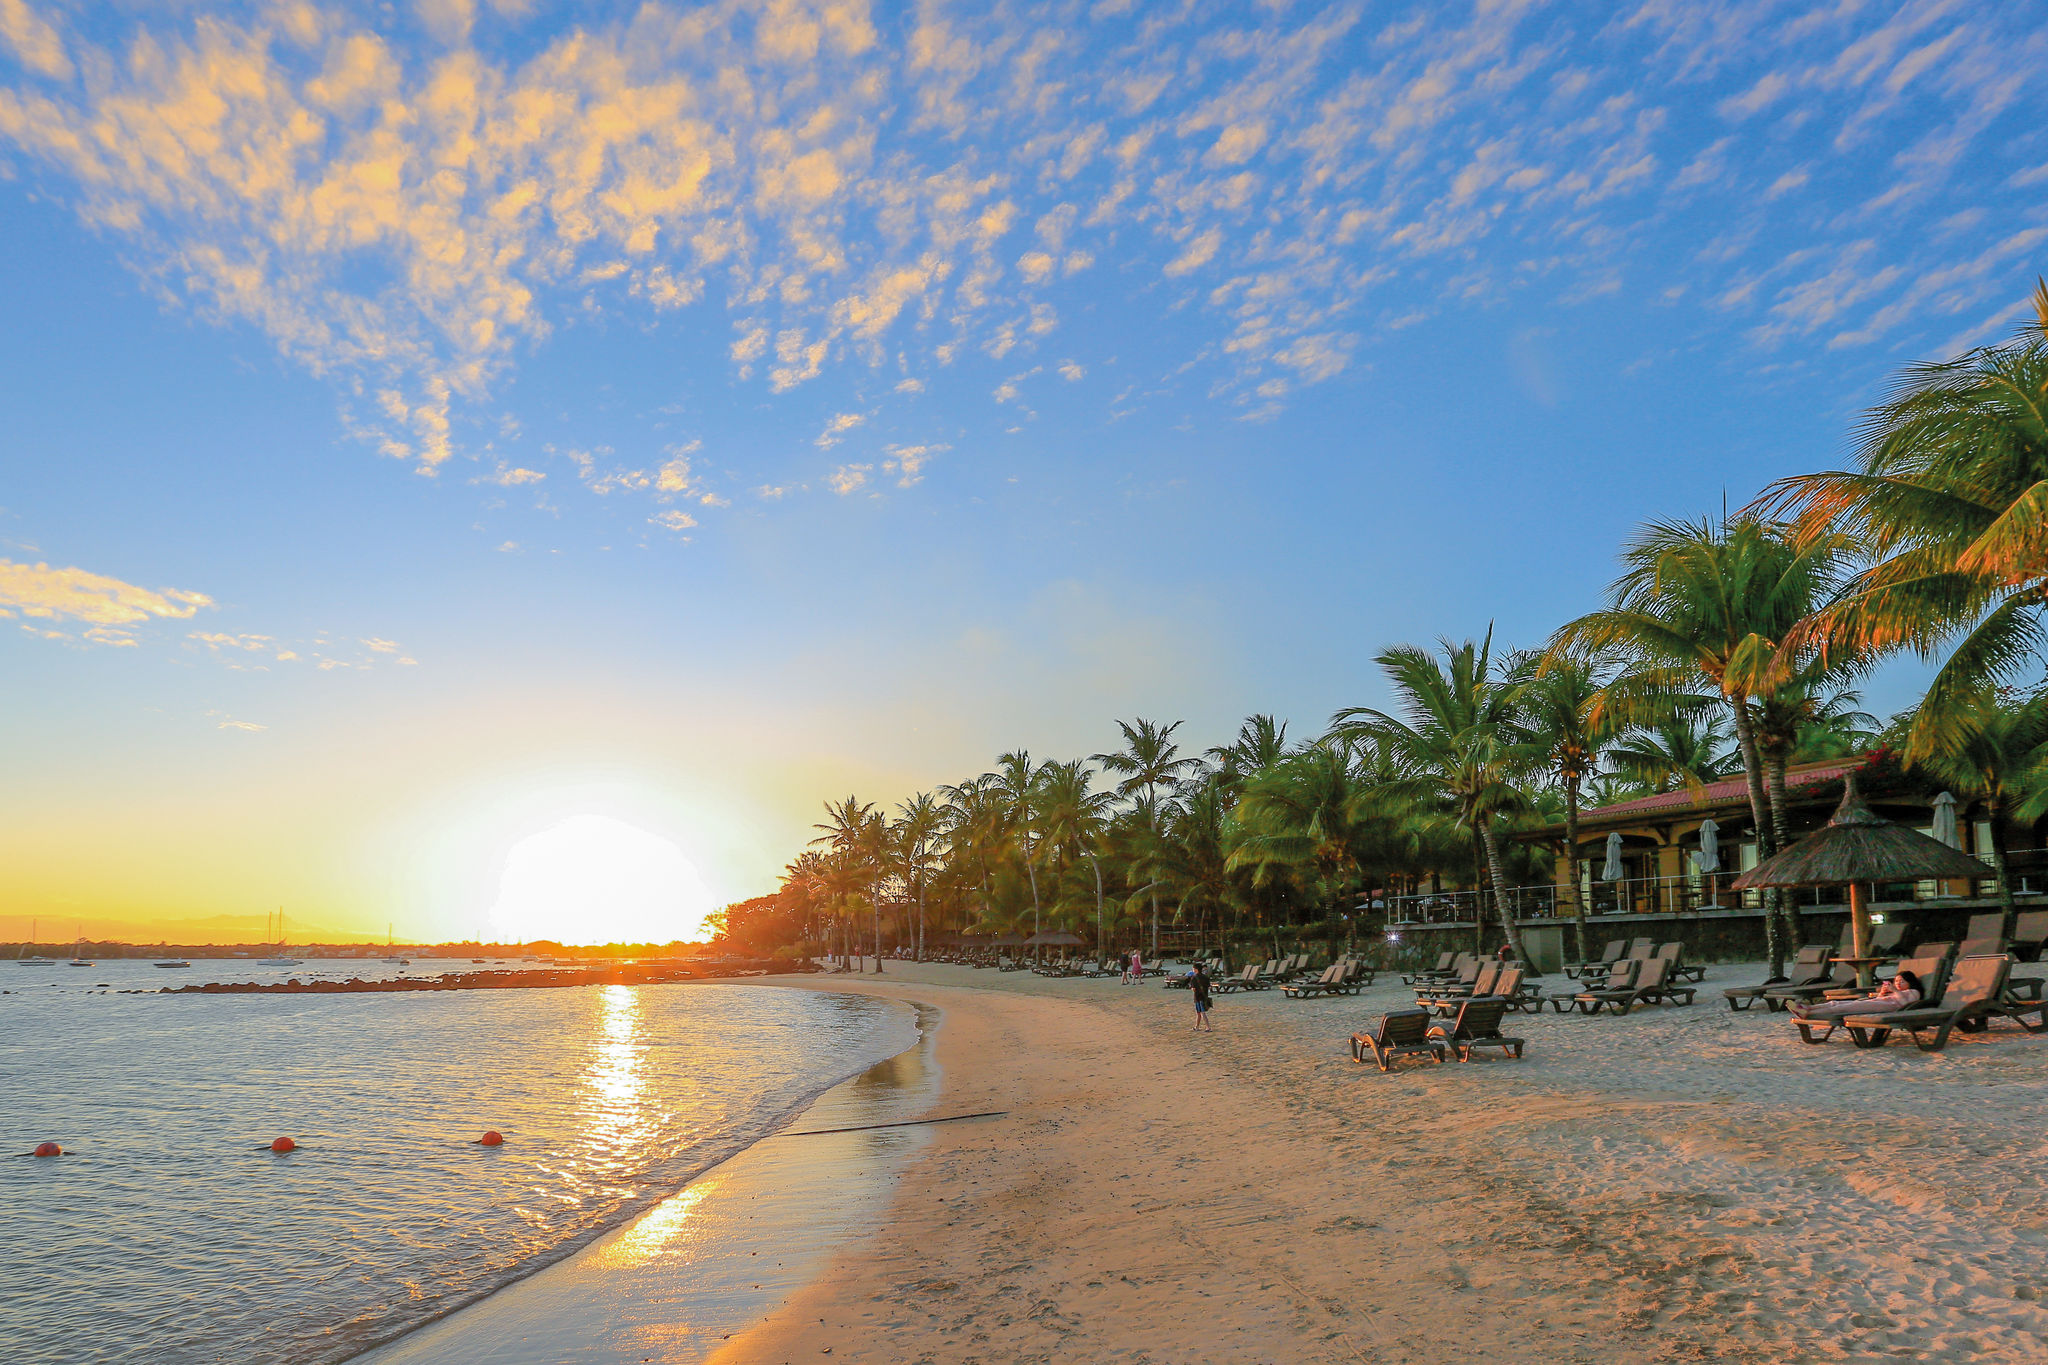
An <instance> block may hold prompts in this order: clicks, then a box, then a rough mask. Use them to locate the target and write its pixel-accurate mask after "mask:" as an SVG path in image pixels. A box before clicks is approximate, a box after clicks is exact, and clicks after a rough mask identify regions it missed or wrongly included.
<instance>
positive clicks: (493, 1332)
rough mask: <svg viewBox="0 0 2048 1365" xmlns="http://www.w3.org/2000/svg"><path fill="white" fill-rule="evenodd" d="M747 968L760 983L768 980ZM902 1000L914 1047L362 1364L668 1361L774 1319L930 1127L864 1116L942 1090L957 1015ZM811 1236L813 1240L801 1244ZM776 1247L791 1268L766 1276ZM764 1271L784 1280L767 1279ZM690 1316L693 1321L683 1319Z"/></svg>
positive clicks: (840, 1083)
mask: <svg viewBox="0 0 2048 1365" xmlns="http://www.w3.org/2000/svg"><path fill="white" fill-rule="evenodd" d="M732 980H733V984H740V985H758V984H761V983H760V980H759V978H738V979H732ZM653 984H667V983H653ZM903 1003H905V1004H906V1005H909V1006H910V1007H911V1008H912V1010H913V1011H914V1012H915V1014H916V1027H917V1030H918V1037H917V1039H916V1040H915V1041H914V1042H912V1043H911V1045H910V1046H909V1047H907V1048H905V1049H903V1050H902V1051H900V1052H898V1053H896V1054H894V1055H892V1056H889V1057H886V1058H883V1059H882V1060H881V1061H878V1062H875V1063H873V1064H871V1065H870V1066H868V1067H866V1068H863V1069H862V1070H860V1071H856V1072H855V1073H853V1074H852V1075H850V1076H845V1077H841V1078H839V1079H837V1080H835V1081H831V1082H829V1083H827V1084H825V1085H822V1086H820V1087H819V1088H818V1089H817V1090H815V1091H813V1092H811V1093H810V1094H808V1095H806V1096H803V1097H801V1098H800V1099H798V1100H797V1101H796V1102H795V1103H794V1104H792V1105H791V1106H789V1108H788V1109H787V1110H786V1111H785V1112H784V1113H783V1114H782V1115H781V1116H780V1117H779V1118H778V1119H777V1121H776V1122H775V1124H774V1125H773V1126H772V1127H771V1128H770V1129H769V1130H768V1131H767V1132H764V1133H762V1134H761V1135H760V1136H758V1137H756V1138H754V1139H752V1140H751V1141H749V1142H747V1143H746V1144H745V1145H744V1146H742V1147H740V1148H739V1149H738V1150H736V1151H734V1152H732V1153H731V1154H729V1155H728V1156H726V1157H724V1158H723V1159H721V1160H719V1161H717V1162H715V1163H713V1164H712V1165H710V1166H707V1167H705V1168H704V1169H703V1170H702V1171H699V1172H698V1173H697V1174H696V1175H694V1176H692V1177H691V1178H690V1180H689V1181H688V1182H687V1183H685V1184H684V1185H683V1186H681V1187H680V1188H678V1189H674V1190H672V1191H671V1192H669V1193H667V1194H665V1195H659V1196H655V1197H653V1198H652V1199H650V1200H649V1201H648V1202H647V1203H646V1204H644V1205H642V1206H640V1207H639V1208H638V1209H637V1210H636V1211H635V1212H633V1213H632V1214H630V1215H628V1216H627V1218H626V1219H625V1220H624V1221H622V1222H620V1223H615V1224H612V1225H611V1226H609V1227H606V1228H602V1229H598V1230H596V1231H594V1232H593V1233H592V1234H591V1235H590V1236H588V1237H586V1238H584V1239H582V1240H579V1241H577V1242H575V1243H574V1244H571V1245H568V1246H565V1247H563V1248H559V1249H557V1251H556V1253H555V1254H553V1255H550V1256H548V1257H547V1258H546V1259H544V1260H542V1261H540V1262H539V1263H537V1264H534V1265H533V1267H532V1269H531V1270H529V1271H527V1272H526V1273H523V1274H521V1275H520V1276H518V1278H516V1279H513V1280H510V1281H507V1282H505V1283H503V1284H500V1285H498V1286H496V1287H494V1288H492V1289H490V1290H489V1291H487V1292H485V1293H483V1294H480V1295H478V1296H477V1297H475V1298H472V1299H469V1300H467V1301H465V1302H463V1303H460V1304H457V1305H453V1306H451V1307H450V1308H448V1309H447V1310H446V1311H444V1312H442V1313H440V1314H438V1315H436V1316H435V1317H433V1318H431V1319H429V1320H427V1321H426V1322H423V1323H420V1324H418V1325H416V1326H414V1327H412V1328H409V1329H408V1330H407V1331H405V1332H404V1333H402V1334H400V1335H398V1336H396V1337H393V1338H390V1339H388V1340H386V1341H383V1342H379V1343H377V1344H375V1345H373V1346H369V1347H366V1348H365V1349H363V1350H361V1351H358V1352H355V1353H353V1354H351V1355H349V1356H347V1357H345V1359H346V1360H348V1361H350V1362H361V1363H362V1365H433V1363H437V1362H464V1361H477V1362H482V1361H486V1360H488V1361H494V1362H502V1361H510V1360H528V1359H532V1360H540V1359H548V1360H553V1359H569V1358H571V1357H573V1358H575V1359H578V1360H588V1361H614V1360H616V1361H626V1360H633V1361H639V1360H645V1359H649V1358H650V1354H649V1352H650V1350H651V1349H652V1350H658V1351H659V1352H661V1354H656V1355H653V1356H652V1357H651V1358H654V1359H669V1358H688V1359H704V1358H706V1357H707V1356H708V1355H709V1353H710V1351H709V1348H708V1347H704V1348H703V1349H700V1350H698V1351H696V1352H694V1353H691V1354H689V1355H687V1356H686V1357H683V1356H678V1355H677V1354H676V1352H677V1351H678V1350H679V1349H680V1348H682V1347H683V1345H684V1343H686V1342H690V1341H695V1340H699V1339H701V1338H703V1337H704V1336H706V1335H707V1334H714V1333H715V1334H716V1335H718V1336H719V1337H721V1338H723V1337H725V1336H729V1335H732V1334H734V1333H737V1332H738V1331H740V1330H743V1329H744V1327H745V1326H747V1325H748V1324H749V1323H752V1322H755V1321H758V1320H760V1319H761V1318H763V1317H764V1316H765V1315H766V1313H767V1311H768V1309H769V1307H770V1306H771V1305H772V1303H773V1302H774V1296H775V1295H776V1294H777V1293H781V1294H783V1295H784V1297H787V1295H788V1294H789V1293H793V1292H795V1290H796V1288H797V1287H798V1286H799V1285H800V1284H801V1283H802V1282H803V1281H804V1280H805V1279H807V1278H809V1277H814V1276H815V1275H816V1274H818V1273H819V1272H820V1271H821V1269H822V1268H823V1266H824V1265H825V1264H827V1263H829V1261H830V1259H831V1256H832V1254H833V1252H834V1251H835V1250H836V1243H837V1242H840V1241H846V1240H849V1239H852V1238H856V1237H858V1236H859V1235H861V1234H862V1232H863V1231H864V1229H862V1228H860V1227H858V1226H855V1224H856V1222H857V1221H858V1220H857V1219H855V1218H854V1217H853V1216H852V1215H853V1213H854V1212H856V1211H858V1212H862V1213H867V1214H870V1215H872V1214H876V1213H878V1212H879V1208H880V1206H881V1205H882V1204H885V1203H886V1200H887V1197H888V1194H889V1191H890V1189H891V1188H892V1186H893V1182H894V1180H895V1178H896V1176H897V1174H898V1173H899V1172H900V1167H901V1165H902V1162H903V1160H904V1159H906V1158H907V1156H908V1154H909V1153H910V1152H911V1151H914V1150H915V1147H916V1145H917V1143H918V1141H919V1140H920V1137H921V1135H920V1134H919V1132H918V1130H916V1129H903V1128H891V1129H884V1130H882V1131H880V1132H871V1131H862V1130H861V1129H859V1128H855V1127H852V1126H851V1125H856V1124H864V1123H872V1122H874V1121H875V1120H876V1119H877V1118H891V1119H893V1118H908V1117H911V1115H912V1111H913V1110H917V1109H921V1108H924V1107H928V1103H929V1097H930V1094H932V1093H935V1092H936V1086H937V1080H938V1069H937V1065H936V1063H935V1061H934V1060H933V1054H934V1048H935V1043H936V1039H937V1037H938V1036H939V1032H940V1025H941V1023H942V1022H943V1013H942V1011H940V1010H939V1009H937V1008H936V1007H934V1006H931V1005H928V1004H924V1003H922V1002H919V1001H915V1000H907V999H906V1000H904V1001H903ZM815 1125H847V1126H848V1131H845V1132H843V1133H837V1134H832V1135H830V1136H829V1137H826V1136H825V1135H817V1136H811V1135H806V1134H799V1133H795V1132H792V1131H790V1130H792V1129H795V1128H799V1127H803V1128H809V1127H812V1126H815ZM799 1136H804V1137H805V1139H806V1141H805V1145H804V1149H803V1151H802V1152H801V1153H800V1154H799V1153H790V1154H788V1155H784V1154H782V1153H780V1152H777V1151H776V1150H774V1148H773V1147H772V1146H771V1144H775V1143H776V1142H777V1140H778V1139H785V1138H796V1137H799ZM821 1139H823V1140H821ZM863 1185H864V1187H865V1188H864V1189H858V1190H855V1189H853V1188H852V1187H855V1186H863ZM850 1191H851V1197H850ZM762 1206H766V1217H765V1218H764V1210H763V1207H762ZM742 1210H745V1211H744V1212H742ZM750 1225H751V1226H750ZM778 1230H779V1233H780V1236H779V1237H777V1236H776V1233H777V1232H778ZM805 1235H809V1236H810V1237H811V1238H812V1240H813V1242H814V1244H813V1245H809V1246H802V1247H793V1246H792V1239H801V1238H802V1237H803V1236H805ZM771 1251H773V1252H775V1253H776V1256H772V1257H771V1256H769V1253H770V1252H771ZM763 1257H768V1259H770V1260H775V1261H776V1266H775V1268H776V1269H777V1270H781V1271H785V1272H788V1273H785V1274H781V1275H776V1276H774V1277H773V1278H772V1279H767V1280H763V1279H762V1278H761V1277H762V1275H763V1271H762V1269H761V1267H762V1265H763V1264H764V1263H765V1262H764V1261H763V1259H762V1258H763ZM777 1257H779V1259H777ZM685 1274H686V1275H687V1276H688V1277H689V1278H690V1280H691V1281H692V1283H693V1286H694V1288H693V1289H692V1291H691V1292H690V1293H689V1294H684V1295H677V1294H673V1293H663V1292H662V1291H661V1284H662V1282H663V1281H665V1280H672V1279H674V1278H676V1277H677V1276H679V1275H685ZM721 1276H722V1278H721ZM763 1283H767V1284H770V1285H771V1286H772V1287H771V1288H769V1289H767V1290H763V1289H762V1284H763ZM749 1286H750V1287H749ZM650 1303H660V1304H661V1305H662V1307H663V1310H664V1313H663V1316H662V1318H661V1320H660V1321H650V1320H648V1319H646V1318H645V1317H644V1316H637V1317H636V1313H637V1312H638V1310H639V1309H641V1308H643V1307H644V1306H645V1305H647V1304H650ZM676 1316H680V1317H682V1318H685V1319H687V1320H685V1321H675V1320H672V1319H673V1318H674V1317H676ZM536 1352H538V1353H540V1354H536Z"/></svg>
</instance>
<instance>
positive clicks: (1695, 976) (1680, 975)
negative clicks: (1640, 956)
mask: <svg viewBox="0 0 2048 1365" xmlns="http://www.w3.org/2000/svg"><path fill="white" fill-rule="evenodd" d="M1657 956H1658V957H1661V958H1663V959H1664V961H1665V962H1666V963H1668V964H1670V965H1668V966H1666V967H1665V968H1664V979H1665V980H1667V981H1704V980H1706V977H1707V969H1706V968H1705V967H1693V966H1689V965H1687V963H1686V962H1685V945H1684V944H1683V943H1661V944H1659V945H1657Z"/></svg>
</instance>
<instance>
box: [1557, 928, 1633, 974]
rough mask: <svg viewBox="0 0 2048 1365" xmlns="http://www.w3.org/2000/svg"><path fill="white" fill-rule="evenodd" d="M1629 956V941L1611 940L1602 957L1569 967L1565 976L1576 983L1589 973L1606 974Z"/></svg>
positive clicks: (1602, 951) (1622, 939) (1565, 970)
mask: <svg viewBox="0 0 2048 1365" xmlns="http://www.w3.org/2000/svg"><path fill="white" fill-rule="evenodd" d="M1627 954H1628V940H1627V939H1625V938H1611V939H1608V940H1607V946H1606V947H1605V948H1604V949H1602V950H1601V952H1600V956H1598V957H1596V958H1591V959H1589V960H1587V961H1585V962H1581V963H1578V964H1577V965H1575V966H1571V967H1567V968H1565V969H1564V974H1565V975H1566V976H1568V977H1570V978H1571V979H1572V980H1574V981H1576V980H1578V979H1579V977H1580V976H1582V975H1584V974H1585V973H1586V972H1589V971H1590V972H1594V973H1605V972H1606V971H1607V969H1608V968H1609V967H1612V966H1613V965H1614V964H1615V963H1617V962H1619V961H1621V959H1622V958H1623V957H1625V956H1627Z"/></svg>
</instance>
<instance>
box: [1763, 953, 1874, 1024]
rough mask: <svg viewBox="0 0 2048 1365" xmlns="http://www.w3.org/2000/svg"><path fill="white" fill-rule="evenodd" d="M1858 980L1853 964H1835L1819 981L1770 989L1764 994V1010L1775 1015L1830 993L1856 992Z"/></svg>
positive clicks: (1788, 983) (1787, 984)
mask: <svg viewBox="0 0 2048 1365" xmlns="http://www.w3.org/2000/svg"><path fill="white" fill-rule="evenodd" d="M1856 979H1857V977H1856V967H1855V965H1854V964H1853V963H1848V962H1837V963H1833V964H1832V965H1830V967H1829V969H1828V974H1827V975H1826V976H1825V977H1822V978H1821V979H1820V980H1818V981H1808V982H1805V983H1803V984H1798V983H1793V982H1787V983H1786V984H1784V985H1782V986H1772V987H1770V988H1769V989H1768V990H1766V991H1765V992H1764V996H1763V999H1764V1008H1766V1009H1768V1010H1770V1011H1771V1012H1772V1013H1774V1014H1775V1013H1779V1012H1781V1011H1783V1010H1784V1009H1785V1008H1786V1007H1788V1006H1790V1005H1794V1004H1800V1003H1804V1002H1807V1001H1813V1000H1818V999H1820V998H1821V997H1822V996H1824V995H1826V994H1827V993H1828V992H1829V991H1846V990H1854V989H1855V988H1856Z"/></svg>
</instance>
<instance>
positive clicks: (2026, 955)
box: [2012, 910, 2048, 962]
mask: <svg viewBox="0 0 2048 1365" xmlns="http://www.w3.org/2000/svg"><path fill="white" fill-rule="evenodd" d="M2012 949H2013V953H2014V955H2015V956H2016V957H2018V958H2019V960H2020V961H2022V962H2039V961H2040V960H2041V955H2042V953H2043V952H2044V951H2048V910H2022V911H2020V913H2019V915H2018V916H2017V917H2016V918H2015V919H2014V920H2013V926H2012Z"/></svg>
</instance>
